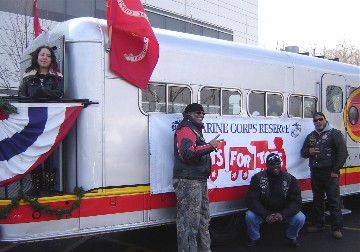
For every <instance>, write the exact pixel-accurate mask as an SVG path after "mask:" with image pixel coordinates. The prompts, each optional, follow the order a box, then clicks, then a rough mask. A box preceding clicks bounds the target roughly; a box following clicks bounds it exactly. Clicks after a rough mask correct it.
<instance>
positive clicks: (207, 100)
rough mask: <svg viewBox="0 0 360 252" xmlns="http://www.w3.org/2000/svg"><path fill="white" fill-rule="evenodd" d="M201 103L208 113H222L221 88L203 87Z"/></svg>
mask: <svg viewBox="0 0 360 252" xmlns="http://www.w3.org/2000/svg"><path fill="white" fill-rule="evenodd" d="M200 104H201V105H202V106H203V107H204V111H205V113H207V114H220V88H207V87H205V88H203V89H201V91H200Z"/></svg>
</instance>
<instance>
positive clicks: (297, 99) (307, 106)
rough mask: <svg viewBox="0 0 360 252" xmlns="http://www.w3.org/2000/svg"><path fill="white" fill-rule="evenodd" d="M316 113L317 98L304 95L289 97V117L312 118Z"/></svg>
mask: <svg viewBox="0 0 360 252" xmlns="http://www.w3.org/2000/svg"><path fill="white" fill-rule="evenodd" d="M315 111H316V98H314V97H309V96H304V95H291V96H290V97H289V117H304V118H311V117H312V115H313V114H314V113H315Z"/></svg>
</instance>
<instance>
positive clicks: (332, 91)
mask: <svg viewBox="0 0 360 252" xmlns="http://www.w3.org/2000/svg"><path fill="white" fill-rule="evenodd" d="M342 107H343V91H342V89H341V88H340V87H337V86H328V87H327V88H326V108H327V110H328V111H329V112H331V113H341V112H342Z"/></svg>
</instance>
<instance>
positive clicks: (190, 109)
mask: <svg viewBox="0 0 360 252" xmlns="http://www.w3.org/2000/svg"><path fill="white" fill-rule="evenodd" d="M195 111H204V108H203V106H201V105H200V104H199V103H191V104H189V105H187V106H186V108H185V111H184V113H189V112H195Z"/></svg>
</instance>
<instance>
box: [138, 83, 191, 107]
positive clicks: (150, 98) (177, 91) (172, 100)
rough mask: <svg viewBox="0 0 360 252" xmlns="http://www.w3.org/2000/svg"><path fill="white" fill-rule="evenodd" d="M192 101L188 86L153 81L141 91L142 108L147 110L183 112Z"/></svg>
mask: <svg viewBox="0 0 360 252" xmlns="http://www.w3.org/2000/svg"><path fill="white" fill-rule="evenodd" d="M190 103H191V90H190V88H189V87H187V86H180V85H170V84H160V83H159V84H158V83H151V84H149V85H148V88H147V89H146V90H142V91H141V108H142V110H143V111H144V112H145V113H147V112H167V113H182V112H183V111H184V110H185V107H186V106H187V105H188V104H190Z"/></svg>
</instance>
